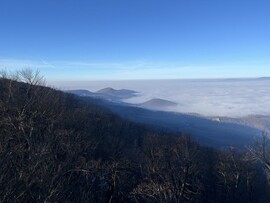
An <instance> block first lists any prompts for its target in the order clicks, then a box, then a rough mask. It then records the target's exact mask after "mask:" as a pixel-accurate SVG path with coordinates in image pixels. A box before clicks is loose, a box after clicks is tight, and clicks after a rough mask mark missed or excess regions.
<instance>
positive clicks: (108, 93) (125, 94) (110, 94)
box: [66, 87, 138, 102]
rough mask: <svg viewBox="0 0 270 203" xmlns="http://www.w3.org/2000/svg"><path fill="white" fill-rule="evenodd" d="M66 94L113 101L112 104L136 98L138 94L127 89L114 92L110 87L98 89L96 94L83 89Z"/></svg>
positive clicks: (69, 91)
mask: <svg viewBox="0 0 270 203" xmlns="http://www.w3.org/2000/svg"><path fill="white" fill-rule="evenodd" d="M66 92H68V93H72V94H76V95H78V96H86V97H88V96H90V97H97V98H102V99H105V100H109V101H114V102H121V100H123V99H129V98H132V97H136V96H137V94H138V92H136V91H133V90H128V89H119V90H116V89H113V88H111V87H107V88H103V89H100V90H98V91H96V92H91V91H88V90H84V89H79V90H68V91H66Z"/></svg>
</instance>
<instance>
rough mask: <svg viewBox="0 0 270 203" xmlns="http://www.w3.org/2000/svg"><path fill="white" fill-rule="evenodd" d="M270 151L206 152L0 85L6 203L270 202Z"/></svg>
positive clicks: (92, 110)
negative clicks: (269, 180) (269, 178)
mask: <svg viewBox="0 0 270 203" xmlns="http://www.w3.org/2000/svg"><path fill="white" fill-rule="evenodd" d="M268 172H270V144H269V138H268V137H267V136H266V135H264V136H263V137H262V140H261V141H260V142H258V143H256V144H254V146H252V147H249V148H247V150H246V151H241V152H240V151H238V150H237V149H234V148H232V147H231V148H228V149H227V150H223V151H218V150H214V149H210V148H205V147H201V146H200V145H198V143H196V142H195V141H194V140H193V139H192V137H191V136H188V135H181V136H180V135H179V136H174V135H170V134H163V133H162V134H161V133H157V132H155V131H152V130H151V129H147V128H146V127H143V126H140V125H137V124H134V123H131V122H129V121H126V120H123V119H121V118H119V117H118V116H116V115H113V114H111V113H110V112H109V111H107V110H106V109H103V108H101V107H98V105H95V104H90V103H89V102H88V103H87V102H85V101H82V100H80V99H78V98H75V97H73V96H72V95H70V94H65V93H63V92H61V91H56V90H54V89H52V88H48V87H45V86H44V84H43V79H42V77H40V76H39V75H38V74H35V73H33V72H32V71H30V70H23V71H20V72H18V73H17V74H16V75H13V77H10V76H8V75H7V74H2V77H1V79H0V202H29V203H31V202H172V203H178V202H179V203H181V202H220V203H222V202H270V187H269V182H268V177H269V174H268Z"/></svg>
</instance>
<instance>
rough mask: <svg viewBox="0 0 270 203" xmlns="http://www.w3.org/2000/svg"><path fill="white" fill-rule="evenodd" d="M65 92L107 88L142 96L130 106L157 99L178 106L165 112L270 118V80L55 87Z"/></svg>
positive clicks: (97, 83)
mask: <svg viewBox="0 0 270 203" xmlns="http://www.w3.org/2000/svg"><path fill="white" fill-rule="evenodd" d="M55 85H56V86H58V87H61V88H62V89H88V90H90V91H96V90H98V89H101V88H104V87H113V88H116V89H121V88H126V89H131V90H135V91H138V92H139V95H138V97H134V98H131V99H128V100H125V101H126V102H129V103H133V104H137V103H142V102H145V101H147V100H150V99H153V98H161V99H166V100H170V101H172V102H175V103H177V104H178V105H177V106H175V107H169V108H167V109H165V110H168V111H175V112H182V113H198V114H202V115H205V116H228V117H243V116H247V115H270V105H269V101H270V79H232V80H141V81H96V82H94V81H91V82H72V83H70V82H67V83H64V82H62V83H57V84H55Z"/></svg>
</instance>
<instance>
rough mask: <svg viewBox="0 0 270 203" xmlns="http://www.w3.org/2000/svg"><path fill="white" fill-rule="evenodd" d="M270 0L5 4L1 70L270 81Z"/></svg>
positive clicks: (0, 5)
mask: <svg viewBox="0 0 270 203" xmlns="http://www.w3.org/2000/svg"><path fill="white" fill-rule="evenodd" d="M269 10H270V1H269V0H80V1H79V0H23V1H22V0H1V1H0V68H6V69H18V68H23V67H31V68H38V69H39V70H40V71H41V72H42V74H44V75H45V76H46V78H47V79H48V80H108V79H113V80H116V79H120V80H122V79H162V78H164V79H168V78H224V77H225V78H228V77H261V76H270V37H269V36H270V12H269Z"/></svg>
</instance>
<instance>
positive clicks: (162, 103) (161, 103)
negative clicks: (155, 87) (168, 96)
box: [138, 98, 177, 109]
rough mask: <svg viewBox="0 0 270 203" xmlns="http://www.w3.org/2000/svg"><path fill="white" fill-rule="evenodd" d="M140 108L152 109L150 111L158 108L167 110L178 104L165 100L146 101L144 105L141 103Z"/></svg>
mask: <svg viewBox="0 0 270 203" xmlns="http://www.w3.org/2000/svg"><path fill="white" fill-rule="evenodd" d="M138 106H139V107H143V108H150V109H155V108H158V109H159V108H166V107H170V106H177V103H175V102H172V101H169V100H165V99H159V98H155V99H151V100H149V101H146V102H144V103H141V104H139V105H138Z"/></svg>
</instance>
